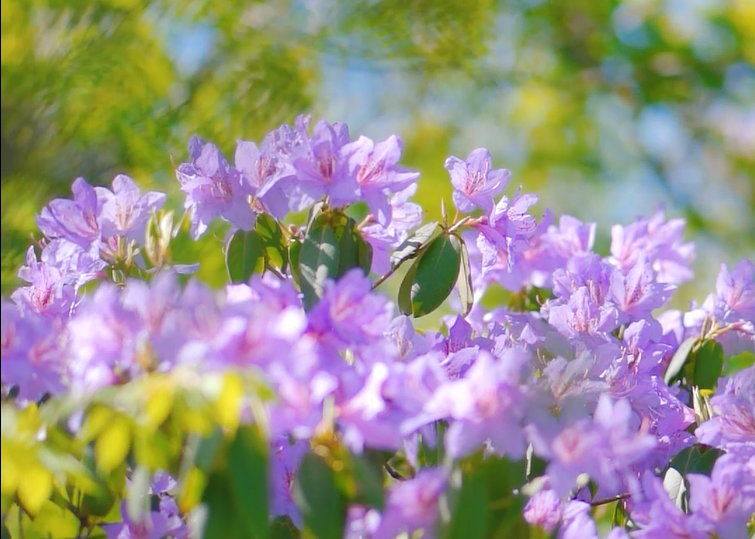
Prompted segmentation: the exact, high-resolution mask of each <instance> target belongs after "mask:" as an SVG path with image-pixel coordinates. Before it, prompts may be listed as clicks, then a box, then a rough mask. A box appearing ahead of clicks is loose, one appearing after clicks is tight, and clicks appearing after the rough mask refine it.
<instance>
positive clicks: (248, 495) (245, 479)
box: [228, 426, 270, 538]
mask: <svg viewBox="0 0 755 539" xmlns="http://www.w3.org/2000/svg"><path fill="white" fill-rule="evenodd" d="M267 462H268V458H267V444H266V443H265V440H264V439H263V437H262V435H261V433H260V432H259V430H258V429H257V428H256V427H254V426H244V427H241V428H240V429H239V430H238V431H237V432H236V438H235V439H234V440H233V442H231V444H230V445H229V447H228V472H229V476H230V481H231V488H232V492H233V496H234V497H235V503H236V506H237V507H239V508H242V510H241V511H239V517H240V518H239V520H240V524H243V525H244V529H245V530H246V535H247V536H249V537H258V538H264V537H267V536H268V524H269V520H270V513H269V511H268V499H267V493H268V479H267V477H268V474H267Z"/></svg>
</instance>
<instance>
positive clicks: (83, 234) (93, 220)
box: [37, 178, 101, 248]
mask: <svg viewBox="0 0 755 539" xmlns="http://www.w3.org/2000/svg"><path fill="white" fill-rule="evenodd" d="M71 191H72V192H73V200H68V199H64V198H56V199H55V200H53V201H52V202H50V204H48V205H47V207H45V208H43V209H42V211H41V213H40V214H39V216H38V217H37V226H38V227H39V230H41V231H42V233H43V234H44V235H45V236H47V237H48V238H50V239H57V238H62V239H65V240H68V241H70V242H72V243H75V244H77V245H80V246H81V247H84V248H88V247H90V246H91V245H92V244H93V243H96V242H97V241H99V239H100V221H99V220H100V211H101V206H100V203H99V201H98V200H97V193H96V191H95V190H94V187H92V186H91V185H89V184H88V183H87V182H86V180H84V178H77V179H76V180H75V181H74V182H73V185H72V186H71Z"/></svg>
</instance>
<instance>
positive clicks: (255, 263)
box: [225, 230, 265, 283]
mask: <svg viewBox="0 0 755 539" xmlns="http://www.w3.org/2000/svg"><path fill="white" fill-rule="evenodd" d="M225 267H226V269H227V270H228V278H229V279H230V280H231V282H232V283H246V282H248V281H249V279H250V278H251V277H252V275H253V274H254V273H262V272H263V271H264V269H265V243H264V241H263V240H262V237H261V236H260V234H259V232H257V231H256V230H251V231H247V230H237V231H236V232H235V233H234V234H233V236H232V237H231V239H230V241H229V242H228V245H227V246H226V249H225Z"/></svg>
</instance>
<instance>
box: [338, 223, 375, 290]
mask: <svg viewBox="0 0 755 539" xmlns="http://www.w3.org/2000/svg"><path fill="white" fill-rule="evenodd" d="M332 222H333V229H334V231H335V234H336V239H337V240H338V274H337V277H342V276H343V275H344V274H345V273H346V272H347V271H349V270H350V269H353V268H362V271H364V273H365V275H369V273H370V268H371V267H372V247H371V246H370V245H369V244H368V243H367V242H366V241H365V240H364V238H363V237H362V235H361V234H360V233H359V230H358V229H357V223H356V221H354V219H352V218H351V217H347V216H346V215H344V214H341V213H334V214H332Z"/></svg>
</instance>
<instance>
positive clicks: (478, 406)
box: [424, 350, 528, 458]
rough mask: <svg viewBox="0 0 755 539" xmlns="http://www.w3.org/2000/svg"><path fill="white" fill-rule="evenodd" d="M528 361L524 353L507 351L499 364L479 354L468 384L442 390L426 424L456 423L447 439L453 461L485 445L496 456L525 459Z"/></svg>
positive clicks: (428, 410) (455, 383)
mask: <svg viewBox="0 0 755 539" xmlns="http://www.w3.org/2000/svg"><path fill="white" fill-rule="evenodd" d="M527 359H528V356H527V354H526V353H525V352H522V351H520V350H509V351H508V353H507V354H506V355H505V357H502V358H501V359H495V358H493V356H491V355H490V353H488V352H485V351H481V352H480V353H479V355H478V357H477V359H476V361H475V362H474V364H473V365H472V367H471V368H470V369H469V371H467V373H466V375H465V376H464V378H461V379H459V380H455V381H452V382H449V383H447V384H444V385H442V386H440V387H439V388H438V390H437V391H436V392H435V394H434V395H433V397H432V398H431V399H430V401H429V402H427V404H426V405H425V410H424V413H425V417H426V419H427V420H428V422H429V421H433V420H437V419H444V418H450V419H452V420H453V421H451V424H450V426H449V428H448V430H447V431H446V437H445V443H446V450H447V452H448V454H449V455H451V456H452V457H454V458H459V457H463V456H465V455H468V454H470V453H472V452H473V451H475V450H476V449H478V448H479V447H481V446H482V444H483V443H484V442H486V441H490V445H491V446H492V449H493V451H494V452H495V453H497V454H508V455H511V456H512V457H513V458H518V457H521V456H523V455H524V450H525V448H526V443H525V440H524V435H523V433H522V426H521V420H522V417H523V415H524V409H525V404H526V400H525V398H524V394H523V392H522V390H521V389H520V387H519V384H520V383H521V381H522V375H523V370H524V368H525V365H526V362H527Z"/></svg>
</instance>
